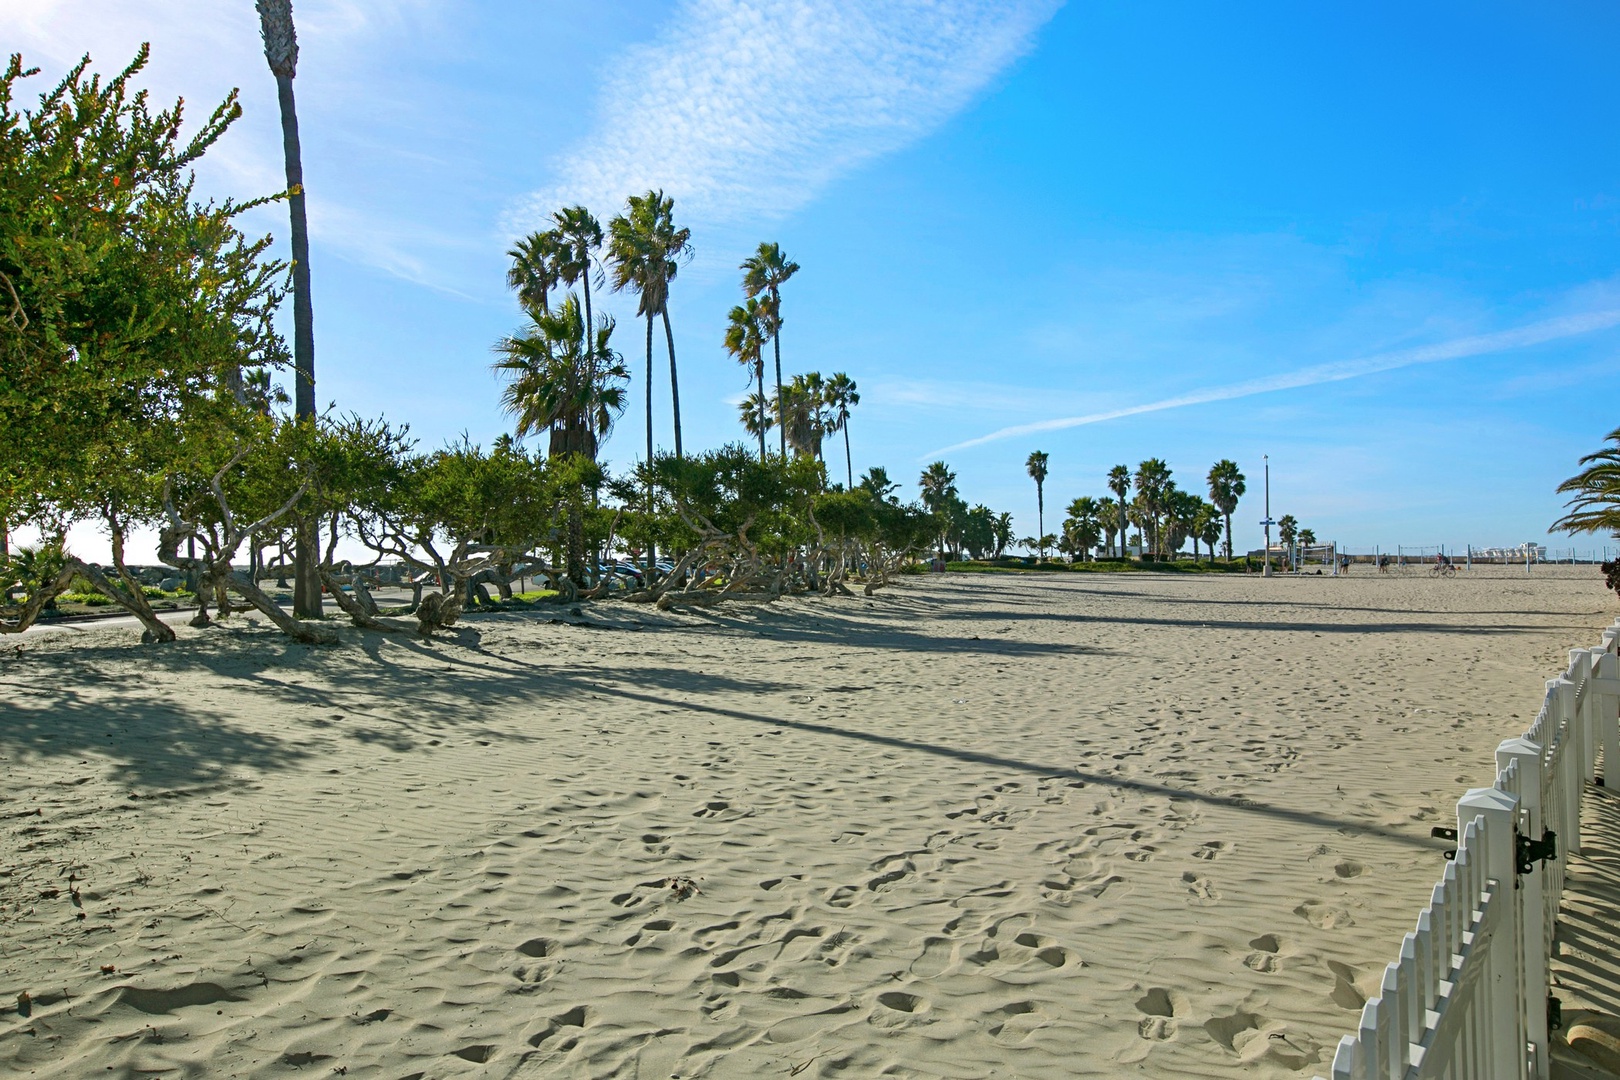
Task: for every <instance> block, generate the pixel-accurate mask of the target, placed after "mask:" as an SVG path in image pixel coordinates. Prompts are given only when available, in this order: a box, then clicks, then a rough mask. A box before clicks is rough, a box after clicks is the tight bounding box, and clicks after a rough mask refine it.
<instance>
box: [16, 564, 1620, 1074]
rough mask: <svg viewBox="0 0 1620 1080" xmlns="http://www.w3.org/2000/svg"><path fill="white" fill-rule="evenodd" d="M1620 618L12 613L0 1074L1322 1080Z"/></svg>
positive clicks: (1371, 577) (980, 598) (1593, 609)
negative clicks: (1519, 742) (1553, 709)
mask: <svg viewBox="0 0 1620 1080" xmlns="http://www.w3.org/2000/svg"><path fill="white" fill-rule="evenodd" d="M1358 570H1359V568H1358ZM1615 606H1616V605H1615V604H1614V601H1613V598H1612V596H1610V595H1609V594H1608V593H1606V592H1605V590H1604V588H1603V586H1602V582H1601V580H1600V578H1599V576H1598V574H1597V571H1596V570H1595V569H1592V568H1584V569H1579V570H1577V569H1574V568H1571V569H1569V570H1567V571H1564V570H1555V569H1552V568H1544V569H1540V570H1538V572H1537V574H1536V575H1535V576H1533V577H1529V578H1526V576H1525V575H1524V574H1523V571H1522V570H1519V571H1508V570H1497V571H1494V572H1476V574H1475V575H1474V576H1472V577H1462V578H1458V579H1456V580H1451V581H1433V580H1430V579H1428V578H1427V577H1419V576H1415V575H1413V576H1394V575H1392V576H1389V577H1380V576H1378V575H1376V574H1368V573H1362V572H1358V573H1357V574H1356V575H1355V576H1353V577H1350V578H1347V579H1338V580H1335V579H1332V578H1306V579H1273V580H1271V581H1262V580H1260V579H1258V578H1252V577H1251V578H1241V577H1201V578H1190V577H1168V576H1158V575H1148V574H1138V575H1118V576H1103V575H1095V576H1093V575H1067V576H1061V577H1059V576H1052V577H1040V578H1034V577H1001V576H998V577H989V576H967V575H945V576H938V577H933V578H911V579H906V580H905V581H904V582H903V583H901V584H899V585H897V586H896V587H895V588H893V589H891V590H887V591H884V592H881V593H879V594H878V595H877V596H876V597H874V598H873V599H872V600H870V601H867V600H863V599H855V600H849V599H843V600H821V599H801V600H793V601H785V602H782V603H779V604H776V605H772V606H769V607H736V608H728V609H724V610H719V611H714V612H708V613H699V614H690V615H665V614H662V613H659V612H656V611H649V610H645V609H642V608H637V607H630V606H627V605H615V604H602V605H596V606H594V607H587V608H586V609H585V618H584V619H580V618H575V617H573V616H569V615H566V614H565V613H559V615H560V618H561V620H562V621H550V620H548V619H547V618H546V617H544V616H534V615H495V616H485V617H475V618H470V619H468V620H466V622H465V623H464V625H463V626H462V627H461V628H459V630H458V631H457V632H456V633H455V634H452V635H448V636H446V637H444V638H441V639H438V640H435V641H433V642H432V643H427V644H424V643H423V642H421V641H419V640H415V639H407V638H403V637H390V638H385V637H380V636H377V635H364V636H362V635H360V634H359V633H358V632H356V631H352V630H348V631H345V637H344V643H343V644H342V645H340V646H337V647H333V648H329V649H310V648H305V647H302V646H297V645H292V644H290V643H288V642H287V641H286V640H285V639H283V638H281V637H280V636H278V635H277V634H275V633H274V632H273V631H270V630H267V629H265V628H263V627H259V626H256V625H254V624H252V623H250V622H247V621H245V620H242V619H240V618H237V619H235V620H233V621H232V624H227V625H226V626H224V627H221V628H216V629H211V630H207V631H202V632H198V631H192V630H184V631H182V639H181V641H179V642H178V643H176V644H175V645H172V646H167V647H156V646H141V645H139V644H138V643H137V641H136V632H135V631H134V630H130V629H115V630H103V631H98V632H94V633H87V634H82V635H45V636H40V637H30V638H27V639H24V640H22V641H20V642H19V641H17V640H12V641H5V642H0V648H3V652H0V781H3V784H0V830H3V831H0V835H3V837H4V841H3V846H0V994H3V995H4V996H3V997H0V1073H5V1074H7V1075H21V1076H40V1077H74V1078H79V1077H90V1076H120V1077H122V1076H137V1075H140V1076H147V1075H151V1076H173V1077H285V1076H289V1075H293V1074H294V1073H297V1072H302V1074H304V1075H311V1076H329V1075H335V1074H344V1070H346V1075H349V1076H367V1077H370V1076H377V1077H387V1078H403V1077H417V1078H421V1080H428V1078H442V1077H459V1076H492V1077H508V1076H532V1077H551V1076H557V1077H580V1078H586V1077H589V1078H602V1077H636V1078H642V1080H664V1078H671V1077H679V1078H683V1080H684V1078H687V1077H699V1076H706V1077H764V1076H778V1075H780V1076H789V1075H797V1076H801V1077H805V1078H814V1077H832V1076H843V1077H874V1076H904V1077H963V1078H982V1077H991V1076H995V1077H1039V1078H1047V1077H1050V1078H1053V1080H1056V1078H1059V1077H1063V1078H1067V1077H1073V1076H1122V1075H1131V1076H1136V1075H1143V1076H1165V1077H1170V1076H1176V1077H1181V1076H1209V1077H1223V1076H1233V1077H1237V1076H1243V1077H1254V1076H1261V1077H1265V1076H1309V1075H1311V1074H1312V1073H1313V1072H1318V1071H1325V1070H1326V1067H1327V1062H1328V1060H1329V1059H1330V1057H1331V1054H1332V1048H1333V1045H1334V1043H1335V1042H1336V1041H1337V1039H1338V1037H1339V1035H1341V1034H1342V1033H1344V1032H1345V1031H1347V1030H1348V1029H1349V1027H1350V1026H1351V1025H1352V1024H1353V1023H1354V1021H1355V1018H1356V1014H1357V1010H1358V1009H1359V1007H1360V1005H1361V1003H1362V1001H1363V995H1365V994H1367V993H1369V992H1370V991H1372V990H1373V989H1374V988H1375V986H1376V980H1377V978H1378V977H1379V974H1380V972H1381V970H1382V967H1383V965H1384V963H1385V962H1386V961H1388V960H1390V959H1392V958H1393V955H1394V951H1395V949H1396V947H1397V946H1398V944H1399V940H1400V935H1401V934H1402V933H1403V932H1405V931H1406V930H1408V929H1410V928H1411V926H1412V923H1413V920H1414V918H1415V916H1416V913H1417V910H1418V908H1419V906H1420V905H1421V904H1422V903H1423V902H1424V901H1425V900H1426V899H1427V897H1428V895H1429V891H1430V889H1431V887H1432V886H1433V884H1434V882H1435V881H1436V879H1437V877H1438V875H1439V873H1440V871H1441V869H1442V868H1443V865H1444V864H1443V861H1442V859H1441V856H1440V849H1441V848H1442V847H1443V846H1444V845H1443V844H1442V843H1440V842H1437V841H1433V840H1430V839H1429V838H1428V832H1429V828H1430V826H1432V825H1437V824H1450V823H1452V822H1453V815H1454V803H1455V800H1456V798H1457V796H1458V795H1460V794H1461V793H1462V791H1463V789H1465V788H1466V787H1469V786H1476V785H1482V784H1485V783H1487V782H1488V781H1489V779H1490V777H1491V775H1492V762H1491V753H1492V750H1493V748H1494V747H1495V745H1496V743H1497V742H1498V741H1499V740H1500V739H1502V738H1505V737H1508V736H1512V735H1516V734H1519V733H1520V732H1521V731H1522V730H1523V729H1524V727H1525V726H1526V724H1527V722H1528V721H1529V720H1530V719H1531V717H1532V716H1533V712H1534V710H1535V708H1536V707H1537V705H1538V704H1539V702H1540V700H1541V695H1542V683H1543V680H1544V679H1545V678H1548V677H1550V676H1552V675H1554V674H1556V673H1557V672H1558V671H1560V670H1562V669H1563V667H1564V666H1565V663H1566V655H1565V653H1566V650H1567V649H1569V648H1572V647H1579V646H1586V645H1592V644H1596V642H1597V633H1598V630H1599V629H1600V628H1601V627H1602V626H1603V625H1605V624H1607V623H1608V622H1609V621H1610V620H1611V618H1612V616H1613V613H1614V610H1615ZM25 991H26V992H27V994H28V995H29V999H30V1007H29V1009H28V1011H29V1013H30V1015H28V1016H22V1015H20V1013H19V1011H18V1010H17V1009H16V1008H15V1007H14V1006H13V1002H14V1000H15V998H16V995H18V994H19V993H21V992H25Z"/></svg>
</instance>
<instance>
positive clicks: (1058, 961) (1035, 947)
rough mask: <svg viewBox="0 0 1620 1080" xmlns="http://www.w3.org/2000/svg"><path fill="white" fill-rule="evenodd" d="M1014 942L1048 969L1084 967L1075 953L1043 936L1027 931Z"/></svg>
mask: <svg viewBox="0 0 1620 1080" xmlns="http://www.w3.org/2000/svg"><path fill="white" fill-rule="evenodd" d="M1013 942H1014V943H1016V944H1018V945H1022V946H1023V947H1024V948H1026V949H1029V950H1031V951H1032V952H1034V954H1035V959H1036V960H1039V961H1040V962H1041V963H1043V964H1045V965H1046V966H1047V967H1055V968H1060V967H1067V966H1068V965H1069V964H1080V965H1081V966H1084V962H1083V961H1082V960H1080V959H1079V958H1078V957H1076V956H1075V955H1074V953H1072V952H1070V951H1069V950H1068V949H1065V948H1064V947H1063V946H1062V945H1059V944H1058V943H1057V942H1055V941H1053V940H1052V939H1051V938H1049V937H1046V936H1045V935H1043V934H1036V933H1031V932H1030V931H1028V930H1026V931H1024V932H1023V933H1022V934H1019V935H1018V936H1017V937H1015V938H1013Z"/></svg>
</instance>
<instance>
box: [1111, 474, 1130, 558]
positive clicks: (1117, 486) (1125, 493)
mask: <svg viewBox="0 0 1620 1080" xmlns="http://www.w3.org/2000/svg"><path fill="white" fill-rule="evenodd" d="M1108 490H1109V491H1112V492H1113V493H1114V498H1115V499H1116V500H1118V502H1119V557H1120V558H1122V559H1123V558H1124V557H1125V536H1126V531H1127V525H1126V523H1125V513H1126V509H1127V508H1128V507H1129V505H1130V494H1131V470H1130V469H1129V468H1127V467H1125V466H1124V465H1115V466H1114V467H1113V468H1112V469H1109V470H1108Z"/></svg>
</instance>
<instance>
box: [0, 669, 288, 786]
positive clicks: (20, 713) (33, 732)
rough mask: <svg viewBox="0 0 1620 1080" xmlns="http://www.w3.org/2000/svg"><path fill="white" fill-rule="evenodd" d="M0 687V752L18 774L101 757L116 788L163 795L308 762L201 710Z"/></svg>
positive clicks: (281, 743) (65, 689) (66, 689)
mask: <svg viewBox="0 0 1620 1080" xmlns="http://www.w3.org/2000/svg"><path fill="white" fill-rule="evenodd" d="M5 681H6V683H7V685H5V686H4V688H3V689H4V693H5V696H6V698H7V702H6V706H5V708H4V709H3V710H0V753H3V754H4V755H5V756H6V757H8V758H11V759H13V760H14V761H17V762H19V763H21V764H22V765H23V766H24V767H25V768H26V767H27V765H28V764H29V763H30V762H32V761H38V760H40V759H44V758H69V759H74V760H85V759H87V758H90V757H91V756H94V757H100V758H103V759H111V768H112V778H113V779H114V780H115V781H116V782H118V783H120V784H125V785H128V786H130V787H135V788H140V789H143V790H149V791H157V792H159V793H164V792H175V791H180V790H184V789H187V788H195V787H198V786H204V785H212V784H216V783H219V782H221V781H225V780H229V779H232V777H233V773H234V772H235V771H236V770H239V769H254V770H260V769H278V768H287V767H289V766H292V765H295V764H297V763H299V762H301V761H303V760H304V759H305V758H306V757H307V756H308V753H307V751H306V750H304V749H302V748H301V747H299V746H297V745H295V744H293V743H290V742H287V741H285V740H282V739H278V738H275V737H273V736H269V735H263V734H259V733H256V732H251V731H245V730H243V729H241V728H239V727H237V726H235V725H234V724H231V723H228V722H226V721H225V720H224V719H223V718H222V717H221V716H219V715H217V714H214V713H210V712H208V711H207V710H204V709H198V708H194V707H189V706H183V705H176V704H173V703H171V702H164V701H153V700H143V699H141V698H139V697H135V696H127V697H114V696H112V695H103V694H100V693H97V694H94V695H90V694H86V693H85V692H84V691H82V690H79V689H76V688H74V687H73V686H71V685H67V686H64V685H62V684H61V683H58V684H56V685H54V686H52V687H51V688H50V689H49V690H40V689H36V688H28V689H26V690H22V691H19V688H18V687H17V686H16V685H15V683H12V682H11V681H10V680H5Z"/></svg>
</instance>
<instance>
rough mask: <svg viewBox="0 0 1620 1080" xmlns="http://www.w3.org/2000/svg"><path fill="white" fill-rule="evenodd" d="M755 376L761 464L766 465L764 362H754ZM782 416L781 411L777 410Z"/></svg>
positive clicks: (784, 452) (785, 451) (785, 450)
mask: <svg viewBox="0 0 1620 1080" xmlns="http://www.w3.org/2000/svg"><path fill="white" fill-rule="evenodd" d="M754 375H755V376H756V377H757V379H758V380H759V463H760V464H761V465H763V464H765V364H764V362H763V361H755V362H754ZM777 411H778V413H779V414H780V412H781V410H780V409H778V410H777ZM782 445H783V450H782V453H783V454H784V455H786V454H787V449H786V447H787V444H786V443H785V442H784V443H783V444H782Z"/></svg>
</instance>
